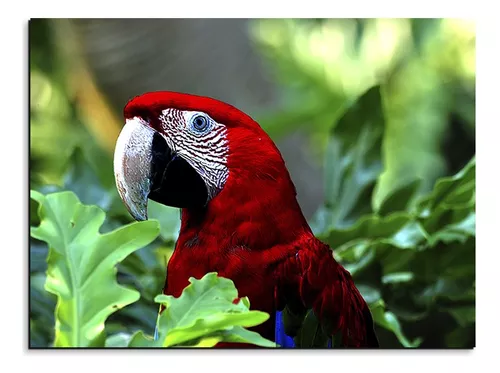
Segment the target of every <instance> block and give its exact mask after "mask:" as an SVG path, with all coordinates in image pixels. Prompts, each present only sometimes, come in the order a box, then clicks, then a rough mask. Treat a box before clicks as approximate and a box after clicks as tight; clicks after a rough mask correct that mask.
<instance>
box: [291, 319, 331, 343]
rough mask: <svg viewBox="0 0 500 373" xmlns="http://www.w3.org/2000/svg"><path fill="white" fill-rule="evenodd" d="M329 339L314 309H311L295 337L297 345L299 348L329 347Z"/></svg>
mask: <svg viewBox="0 0 500 373" xmlns="http://www.w3.org/2000/svg"><path fill="white" fill-rule="evenodd" d="M328 339H329V337H328V335H326V334H325V333H324V331H323V328H322V327H321V323H320V322H319V319H318V318H317V316H316V315H315V314H314V311H313V310H309V311H308V312H307V314H306V317H305V318H304V321H303V322H302V327H301V328H300V330H299V331H298V333H297V335H296V336H295V337H294V341H295V345H296V346H297V348H327V347H328Z"/></svg>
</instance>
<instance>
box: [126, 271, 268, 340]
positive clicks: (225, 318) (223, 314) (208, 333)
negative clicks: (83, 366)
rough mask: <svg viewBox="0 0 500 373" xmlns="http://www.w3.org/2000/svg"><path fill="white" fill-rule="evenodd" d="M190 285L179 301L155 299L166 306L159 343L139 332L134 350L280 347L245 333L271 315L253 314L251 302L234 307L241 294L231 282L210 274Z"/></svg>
mask: <svg viewBox="0 0 500 373" xmlns="http://www.w3.org/2000/svg"><path fill="white" fill-rule="evenodd" d="M189 282H190V283H191V284H190V285H188V286H187V287H186V288H185V289H184V291H183V292H182V294H181V296H180V297H179V298H174V297H172V296H169V295H159V296H157V297H156V298H155V301H156V302H158V303H161V304H162V305H164V306H165V311H163V312H162V313H161V315H160V317H159V319H158V336H159V337H158V339H157V340H154V339H153V338H151V337H147V336H144V334H143V333H142V332H138V333H137V334H135V335H134V336H133V337H132V340H131V341H130V344H129V346H130V347H172V346H177V347H213V346H215V345H216V344H217V343H219V342H238V343H252V344H256V345H258V346H263V347H276V344H275V343H274V342H271V341H268V340H266V339H264V338H262V337H261V336H260V335H259V334H258V333H255V332H251V331H249V330H246V329H245V327H252V326H256V325H259V324H261V323H263V322H264V321H266V320H267V319H268V318H269V315H268V314H267V313H265V312H260V311H250V310H249V307H250V302H249V300H248V298H242V299H240V300H239V301H238V303H236V304H234V303H233V300H235V299H236V298H237V297H238V291H237V290H236V288H235V287H234V284H233V282H232V281H231V280H228V279H225V278H221V277H217V274H216V273H208V274H206V275H205V276H204V277H203V278H202V279H200V280H196V279H194V278H192V277H191V278H190V279H189Z"/></svg>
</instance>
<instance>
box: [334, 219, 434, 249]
mask: <svg viewBox="0 0 500 373" xmlns="http://www.w3.org/2000/svg"><path fill="white" fill-rule="evenodd" d="M425 239H426V237H425V232H424V231H423V230H422V229H421V227H420V225H419V224H418V223H416V222H415V221H412V219H411V216H410V215H409V214H407V213H404V212H398V213H394V214H391V215H389V216H387V217H380V216H377V215H367V216H363V217H362V218H361V219H359V220H358V221H357V222H356V224H355V225H353V226H352V227H350V228H347V229H332V230H330V231H329V232H328V235H327V236H325V237H324V240H325V241H326V242H327V243H328V244H329V245H330V246H331V247H334V248H339V251H340V250H342V248H341V246H342V245H345V244H348V243H350V242H351V241H354V240H358V241H361V240H371V241H373V242H375V241H376V242H384V243H387V244H390V245H394V246H396V247H399V248H401V249H408V248H409V249H411V248H415V247H416V246H417V245H418V244H420V243H421V242H422V241H424V240H425Z"/></svg>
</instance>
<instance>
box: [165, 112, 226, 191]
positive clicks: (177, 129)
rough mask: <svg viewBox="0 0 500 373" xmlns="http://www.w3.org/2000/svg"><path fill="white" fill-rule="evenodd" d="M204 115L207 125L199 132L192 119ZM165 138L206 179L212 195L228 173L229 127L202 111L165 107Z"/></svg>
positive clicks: (175, 151) (221, 185) (171, 147)
mask: <svg viewBox="0 0 500 373" xmlns="http://www.w3.org/2000/svg"><path fill="white" fill-rule="evenodd" d="M198 116H202V117H203V118H204V120H206V127H204V129H203V130H201V131H197V130H196V129H195V128H194V127H193V119H194V118H196V117H198ZM159 119H160V121H161V123H162V126H163V130H164V133H165V138H166V141H167V144H168V146H169V147H170V149H172V151H173V152H174V153H176V154H177V155H178V156H180V157H181V158H183V159H184V160H186V161H187V162H188V163H189V164H190V165H191V167H193V168H194V169H195V170H196V171H197V172H198V174H199V175H200V176H201V177H202V178H203V180H204V181H205V183H206V185H207V187H208V193H209V197H210V198H213V197H214V196H215V195H216V194H217V193H218V192H219V191H220V190H221V189H222V188H223V187H224V184H225V183H226V180H227V178H228V176H229V170H228V168H227V157H228V153H229V144H228V140H227V128H226V126H225V125H223V124H221V123H218V122H216V121H214V120H213V119H212V118H210V116H209V115H207V114H206V113H203V112H199V111H188V110H178V109H165V110H163V111H162V114H161V115H160V118H159Z"/></svg>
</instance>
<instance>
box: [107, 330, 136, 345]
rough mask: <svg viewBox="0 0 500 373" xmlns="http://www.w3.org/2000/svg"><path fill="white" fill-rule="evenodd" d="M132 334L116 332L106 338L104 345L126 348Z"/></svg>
mask: <svg viewBox="0 0 500 373" xmlns="http://www.w3.org/2000/svg"><path fill="white" fill-rule="evenodd" d="M131 338H132V336H131V335H130V334H127V333H116V334H113V335H110V336H109V337H108V338H106V343H105V347H111V348H126V347H127V346H128V344H129V342H130V339H131Z"/></svg>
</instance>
